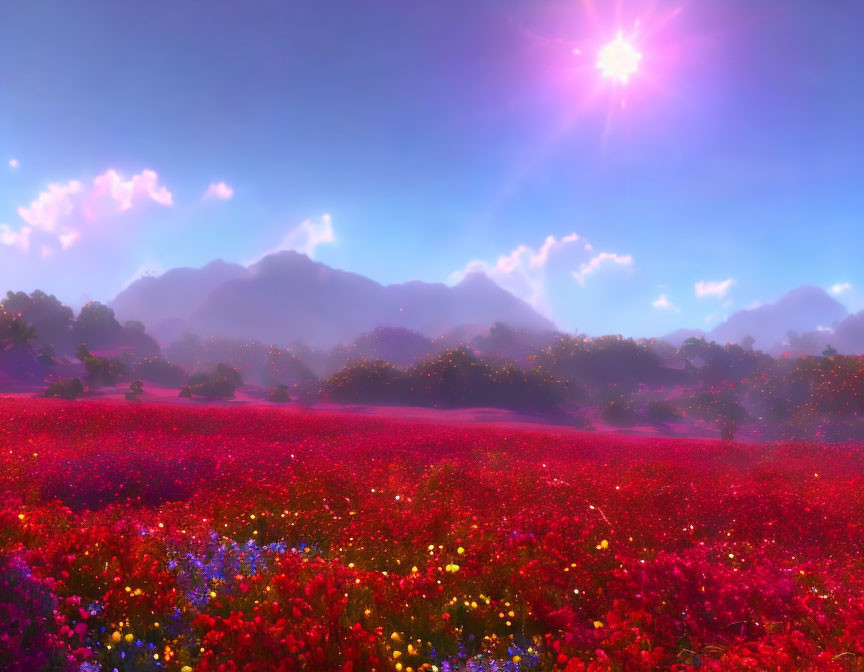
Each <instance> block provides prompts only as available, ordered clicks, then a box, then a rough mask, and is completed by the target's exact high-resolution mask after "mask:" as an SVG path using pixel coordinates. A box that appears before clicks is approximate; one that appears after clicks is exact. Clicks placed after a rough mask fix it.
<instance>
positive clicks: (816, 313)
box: [663, 285, 864, 354]
mask: <svg viewBox="0 0 864 672" xmlns="http://www.w3.org/2000/svg"><path fill="white" fill-rule="evenodd" d="M847 315H848V311H847V310H846V307H845V306H843V304H841V303H840V302H838V301H836V300H835V299H833V298H832V297H831V296H830V295H829V294H828V293H827V292H826V291H825V290H824V289H821V288H819V287H813V286H810V285H804V286H801V287H796V288H795V289H793V290H791V291H790V292H787V293H786V294H784V295H783V296H781V297H780V298H779V299H778V300H777V301H775V302H773V303H768V304H765V305H762V306H759V307H757V308H750V309H748V310H739V311H738V312H736V313H733V314H732V315H730V316H729V317H728V318H727V319H726V320H725V321H724V322H721V323H720V324H718V325H717V326H716V327H715V328H714V329H712V330H711V331H709V332H707V333H703V332H702V331H701V330H699V329H679V330H677V331H674V332H672V333H671V334H667V335H666V336H664V337H663V340H665V341H668V342H669V343H671V344H672V345H674V346H676V347H679V346H680V345H681V343H683V342H684V341H685V340H686V339H687V338H690V337H696V338H700V337H702V336H703V335H704V337H705V338H706V339H707V340H709V341H716V342H717V343H720V344H724V343H738V344H741V343H742V342H743V341H744V340H745V339H747V338H748V337H752V338H753V339H754V341H755V342H754V347H755V348H757V349H759V350H764V351H766V352H774V353H778V352H782V351H786V350H787V349H790V348H791V349H792V350H793V351H797V350H798V349H800V347H803V346H802V345H801V341H800V339H799V338H798V336H799V335H802V334H807V335H808V339H809V340H810V341H812V342H813V343H811V344H810V345H809V346H808V347H807V348H806V349H807V350H812V351H813V353H812V354H816V352H817V351H821V349H822V346H817V345H816V342H817V341H818V342H822V341H824V340H826V339H828V338H829V336H828V335H829V334H830V333H831V328H832V327H833V326H835V325H839V324H841V321H843V320H845V319H846V318H847ZM843 324H844V331H846V332H855V331H856V329H859V328H858V327H857V324H856V323H855V322H854V321H852V320H851V319H850V320H846V322H845V323H843ZM814 334H819V335H820V336H819V337H818V338H814V337H813V335H814ZM822 334H824V336H822ZM855 339H856V336H853V335H852V334H851V333H850V334H849V335H848V336H846V338H845V340H844V339H839V341H842V345H850V346H851V342H852V341H855ZM862 340H864V339H862ZM839 341H838V342H839ZM846 341H849V343H848V344H847V343H846ZM858 343H859V345H858V346H857V349H860V347H861V345H860V344H864V342H862V341H858ZM857 349H856V350H855V351H857ZM841 351H842V350H841Z"/></svg>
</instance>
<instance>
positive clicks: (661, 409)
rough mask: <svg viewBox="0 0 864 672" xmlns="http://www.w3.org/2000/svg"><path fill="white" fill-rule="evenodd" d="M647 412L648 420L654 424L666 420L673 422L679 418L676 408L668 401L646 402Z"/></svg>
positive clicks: (659, 423)
mask: <svg viewBox="0 0 864 672" xmlns="http://www.w3.org/2000/svg"><path fill="white" fill-rule="evenodd" d="M647 413H648V420H649V421H650V422H652V423H653V424H655V425H661V424H663V423H666V422H675V421H676V420H680V418H681V416H680V414H679V413H678V410H677V409H676V408H675V407H674V406H673V405H672V404H670V403H669V402H668V401H651V402H648V408H647Z"/></svg>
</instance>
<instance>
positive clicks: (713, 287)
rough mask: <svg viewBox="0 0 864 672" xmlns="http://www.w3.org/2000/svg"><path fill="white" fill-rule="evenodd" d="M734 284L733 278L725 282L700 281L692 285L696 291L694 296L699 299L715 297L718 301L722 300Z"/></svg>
mask: <svg viewBox="0 0 864 672" xmlns="http://www.w3.org/2000/svg"><path fill="white" fill-rule="evenodd" d="M734 283H735V279H734V278H728V279H727V280H723V281H718V282H711V281H706V280H700V281H699V282H697V283H696V284H695V285H694V289H695V290H696V296H697V297H699V298H700V299H704V298H706V297H709V296H714V297H717V298H718V299H722V298H724V297H725V296H726V293H727V292H728V291H729V288H730V287H731V286H732V285H733V284H734Z"/></svg>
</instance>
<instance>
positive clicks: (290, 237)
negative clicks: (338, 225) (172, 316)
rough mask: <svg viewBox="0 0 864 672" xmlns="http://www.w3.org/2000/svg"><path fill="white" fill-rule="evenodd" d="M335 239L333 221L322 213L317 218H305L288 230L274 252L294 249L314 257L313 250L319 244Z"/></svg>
mask: <svg viewBox="0 0 864 672" xmlns="http://www.w3.org/2000/svg"><path fill="white" fill-rule="evenodd" d="M335 241H336V234H335V233H334V231H333V222H332V220H331V219H330V215H324V216H322V217H321V218H319V219H317V220H315V219H307V220H306V221H305V222H303V223H302V224H300V225H299V226H297V227H296V228H294V229H292V230H291V231H289V232H288V234H287V235H286V236H285V237H284V238H283V239H282V242H281V243H280V244H279V247H277V248H276V249H275V250H274V252H278V251H280V250H296V251H297V252H302V253H303V254H305V255H308V256H309V257H310V258H314V257H315V250H316V249H317V248H318V247H319V246H321V245H326V244H329V243H333V242H335Z"/></svg>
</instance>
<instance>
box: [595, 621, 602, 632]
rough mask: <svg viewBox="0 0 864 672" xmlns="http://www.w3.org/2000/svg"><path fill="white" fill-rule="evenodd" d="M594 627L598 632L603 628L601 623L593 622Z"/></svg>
mask: <svg viewBox="0 0 864 672" xmlns="http://www.w3.org/2000/svg"><path fill="white" fill-rule="evenodd" d="M594 627H595V628H597V629H598V630H599V629H600V628H602V627H603V621H594Z"/></svg>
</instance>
